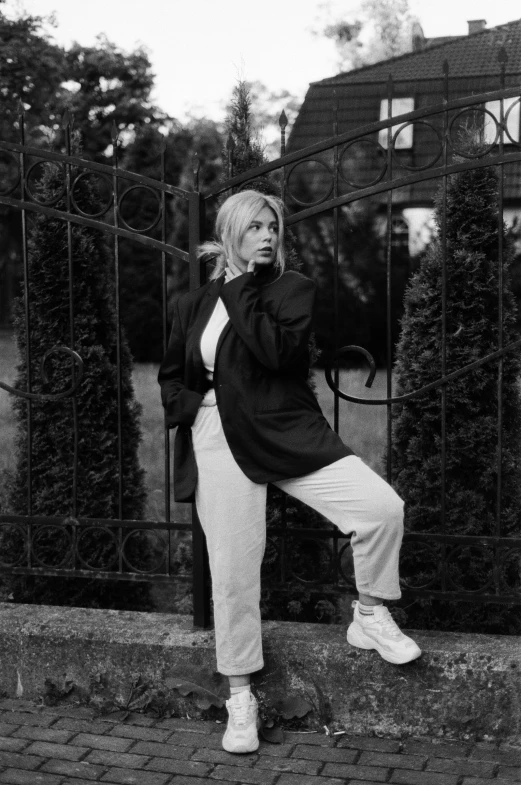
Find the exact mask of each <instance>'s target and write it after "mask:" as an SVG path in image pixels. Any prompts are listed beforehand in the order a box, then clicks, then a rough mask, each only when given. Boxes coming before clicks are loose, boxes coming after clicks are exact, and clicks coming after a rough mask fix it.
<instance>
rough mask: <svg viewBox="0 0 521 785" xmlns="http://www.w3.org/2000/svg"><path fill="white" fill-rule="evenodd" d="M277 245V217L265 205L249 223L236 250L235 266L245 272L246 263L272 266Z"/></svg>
mask: <svg viewBox="0 0 521 785" xmlns="http://www.w3.org/2000/svg"><path fill="white" fill-rule="evenodd" d="M278 243H279V224H278V221H277V216H276V215H275V213H274V212H273V210H272V209H271V207H268V206H267V205H265V206H264V207H263V208H262V209H261V210H259V212H258V213H257V215H256V216H255V217H254V219H253V221H252V222H251V223H250V225H249V226H248V228H247V229H246V232H245V233H244V235H243V237H242V240H241V242H240V245H239V248H238V257H239V258H238V259H237V264H238V266H239V267H240V268H241V269H244V270H246V268H247V267H248V262H250V261H252V260H253V261H255V262H256V263H257V264H272V262H274V261H275V254H276V252H277V246H278Z"/></svg>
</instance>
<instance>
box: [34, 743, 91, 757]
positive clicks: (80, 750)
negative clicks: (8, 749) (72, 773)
mask: <svg viewBox="0 0 521 785" xmlns="http://www.w3.org/2000/svg"><path fill="white" fill-rule="evenodd" d="M87 752H88V749H87V747H79V746H78V747H76V746H73V745H72V744H51V743H50V742H48V741H33V743H32V744H30V745H29V746H28V747H27V749H26V750H25V752H24V754H27V755H41V756H42V758H61V759H62V760H80V758H82V757H83V756H84V755H85V754H86V753H87Z"/></svg>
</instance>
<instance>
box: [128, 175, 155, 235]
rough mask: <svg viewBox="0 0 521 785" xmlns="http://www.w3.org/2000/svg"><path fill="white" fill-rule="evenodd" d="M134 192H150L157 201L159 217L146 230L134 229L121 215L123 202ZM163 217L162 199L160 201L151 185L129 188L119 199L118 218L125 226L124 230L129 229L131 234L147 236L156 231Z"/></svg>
mask: <svg viewBox="0 0 521 785" xmlns="http://www.w3.org/2000/svg"><path fill="white" fill-rule="evenodd" d="M132 191H148V192H150V193H151V194H152V196H153V197H154V198H155V200H156V202H157V208H158V213H157V217H156V218H155V219H154V221H152V223H151V224H150V226H145V228H144V229H134V227H133V226H130V224H128V223H127V222H126V221H125V219H124V218H123V216H122V214H121V205H122V204H123V202H124V201H125V199H126V198H127V196H128V195H129V194H130V193H132ZM162 215H163V210H162V207H161V199H160V197H159V195H158V193H157V191H155V190H154V189H153V188H151V187H150V186H149V185H132V186H131V187H130V188H128V189H127V190H126V191H125V193H124V194H121V196H120V197H119V199H118V216H119V220H120V221H121V223H122V224H123V226H124V228H125V229H128V230H129V231H130V232H135V233H136V234H145V232H150V231H151V230H152V229H154V227H156V226H157V225H158V223H159V221H160V220H161V217H162Z"/></svg>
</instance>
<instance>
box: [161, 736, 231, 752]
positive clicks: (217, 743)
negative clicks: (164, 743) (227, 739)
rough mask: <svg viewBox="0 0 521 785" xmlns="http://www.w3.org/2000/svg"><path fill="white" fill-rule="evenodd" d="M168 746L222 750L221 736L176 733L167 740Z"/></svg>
mask: <svg viewBox="0 0 521 785" xmlns="http://www.w3.org/2000/svg"><path fill="white" fill-rule="evenodd" d="M168 743H169V744H175V745H179V746H181V747H207V748H208V749H213V750H222V738H221V734H219V735H217V734H213V733H212V734H208V735H207V736H203V735H201V734H200V733H181V731H177V732H176V733H174V734H173V735H172V736H171V737H170V738H169V740H168Z"/></svg>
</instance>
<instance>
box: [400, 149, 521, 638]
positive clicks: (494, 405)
mask: <svg viewBox="0 0 521 785" xmlns="http://www.w3.org/2000/svg"><path fill="white" fill-rule="evenodd" d="M467 144H468V149H469V150H470V151H471V152H474V153H479V152H481V146H480V142H479V141H477V140H475V139H474V140H473V141H472V140H471V139H470V137H469V139H467ZM456 160H458V159H456ZM459 160H462V159H459ZM498 211H499V205H498V175H497V171H496V168H495V167H492V166H487V167H483V168H479V169H474V170H468V171H463V172H459V173H457V174H454V175H451V176H450V177H449V178H448V183H447V197H446V293H447V300H446V336H447V341H446V373H447V374H449V373H451V372H453V371H456V370H458V369H460V368H462V367H463V366H465V365H467V364H469V363H471V362H473V361H475V360H478V359H479V358H482V357H485V356H486V355H487V354H489V353H492V352H494V351H496V350H497V349H498V346H499V340H500V329H502V335H503V345H506V344H508V343H509V342H511V341H513V340H515V339H516V338H518V337H519V333H518V330H517V326H516V306H515V301H514V297H513V294H512V289H511V281H510V274H509V268H510V261H511V257H512V253H511V249H510V247H509V244H508V242H507V231H506V228H505V226H504V225H503V222H502V220H501V219H499V217H498V216H499V213H498ZM442 216H443V192H442V190H441V189H440V191H439V193H438V196H437V200H436V223H437V229H438V231H437V236H436V238H435V239H434V241H433V242H432V244H431V245H430V246H429V248H428V250H427V252H426V254H425V257H424V258H423V260H422V263H421V266H420V268H419V270H418V271H417V272H416V273H415V275H414V276H413V278H412V279H411V282H410V284H409V287H408V289H407V292H406V295H405V314H404V318H403V322H402V334H401V338H400V341H399V344H398V347H397V360H396V364H395V383H396V387H395V395H404V394H406V393H409V392H412V391H414V390H418V389H419V388H420V387H423V386H424V385H427V384H429V383H430V382H434V381H436V380H437V379H439V378H440V377H441V376H442V364H441V363H442V360H441V357H442V269H443V257H444V248H443V240H442ZM499 232H502V235H503V244H504V254H503V260H501V259H500V258H499ZM501 274H502V277H503V294H502V297H501V298H500V294H499V293H500V291H501V289H500V275H501ZM500 310H502V328H501V327H500V326H499V325H500V323H501V314H500ZM520 370H521V362H520V358H519V352H518V351H517V352H512V353H509V354H507V355H506V356H505V359H504V363H503V372H502V374H503V375H502V385H501V387H499V386H498V384H499V382H498V380H499V364H498V362H488V363H486V364H484V365H482V366H480V367H479V368H477V369H476V370H473V371H471V372H469V373H467V374H465V375H464V376H461V377H459V378H458V379H456V380H454V381H451V382H450V383H448V384H447V387H446V482H445V489H444V499H445V509H446V529H445V531H446V533H447V534H451V535H473V536H493V535H495V534H497V533H498V521H497V498H498V462H499V461H500V464H501V491H500V495H501V515H500V527H501V534H502V536H504V537H509V536H519V534H520V533H521V492H520V491H521V396H520V388H519V377H520ZM499 389H501V393H499V392H498V390H499ZM500 409H501V413H502V418H503V424H502V431H501V439H502V449H501V453H499V447H498V416H499V411H500ZM392 477H393V485H394V487H395V489H396V491H397V492H398V493H399V494H400V495H401V496H402V498H403V499H404V500H405V525H406V531H409V532H430V533H433V534H440V533H443V529H442V513H441V510H442V492H443V489H442V393H441V388H438V389H435V390H433V391H431V392H429V393H427V394H425V395H422V396H420V397H418V398H413V399H411V400H409V401H407V402H404V403H400V404H396V405H395V407H394V420H393V446H392ZM442 559H443V552H442V546H441V545H439V544H433V545H429V546H428V547H427V546H426V545H423V544H422V545H420V544H418V543H414V544H411V545H409V546H407V545H404V547H403V549H402V556H401V576H402V579H403V580H404V581H405V583H406V584H408V585H410V586H412V587H419V586H421V585H426V584H427V583H428V582H429V581H430V580H431V579H432V578H433V577H434V576H435V575H436V574H437V572H438V570H440V569H441V563H442ZM446 569H447V576H448V578H449V580H450V581H451V583H452V585H450V586H448V587H447V588H448V589H449V590H452V591H459V590H471V591H478V590H479V589H480V588H484V587H485V586H486V584H488V583H489V581H490V586H489V588H488V589H487V590H486V593H489V594H492V593H493V592H494V574H495V573H496V574H497V576H498V580H499V585H500V589H501V591H502V592H503V593H504V592H506V591H508V590H509V589H519V586H520V583H521V581H520V570H519V557H517V559H516V558H514V557H512V556H510V557H508V558H506V551H504V552H503V553H502V555H501V556H500V559H499V563H498V564H497V565H495V564H494V561H493V558H492V552H491V549H487V548H483V549H481V548H477V547H468V546H463V547H461V548H460V549H457V550H456V552H455V553H453V554H452V556H451V557H450V558H449V560H448V562H447V566H446ZM433 587H435V588H440V584H439V581H438V579H436V581H435V583H434V585H433ZM406 613H407V620H406V623H407V625H408V626H409V627H419V628H427V629H430V628H433V629H448V630H455V631H461V632H471V631H475V632H489V633H519V632H520V631H521V618H520V616H519V611H518V610H515V609H514V608H512V607H511V606H503V605H499V604H498V603H496V604H494V603H486V604H481V603H470V602H464V601H455V602H452V601H435V600H429V599H421V600H420V599H417V600H416V601H415V602H414V603H413V604H412V605H411V604H409V603H408V604H407V608H406Z"/></svg>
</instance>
